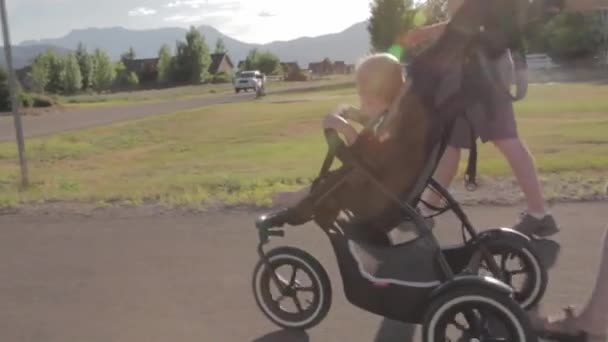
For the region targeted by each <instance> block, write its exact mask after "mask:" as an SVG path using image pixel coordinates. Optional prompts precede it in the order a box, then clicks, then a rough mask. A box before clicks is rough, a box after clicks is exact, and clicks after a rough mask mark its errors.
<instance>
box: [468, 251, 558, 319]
mask: <svg viewBox="0 0 608 342" xmlns="http://www.w3.org/2000/svg"><path fill="white" fill-rule="evenodd" d="M485 247H486V249H487V251H488V252H489V254H490V255H492V257H493V258H494V260H495V262H496V264H497V265H498V267H499V270H500V272H501V275H500V276H499V275H497V274H493V272H491V270H490V267H489V266H488V263H487V262H486V261H485V260H484V259H483V258H482V259H481V263H480V265H479V269H478V270H477V273H478V274H480V275H491V276H493V277H495V278H497V279H500V280H502V281H503V282H505V283H506V284H508V285H510V286H511V287H512V288H513V291H514V295H513V297H514V299H515V301H516V302H518V303H519V304H520V305H521V306H522V307H523V308H524V309H525V310H528V309H530V308H532V307H534V306H535V305H536V304H538V303H539V302H540V300H541V299H542V298H543V296H544V294H545V291H546V289H547V284H548V275H547V270H546V268H545V267H544V266H543V264H542V262H541V260H540V258H539V256H538V254H537V253H536V251H535V250H534V247H533V246H532V245H531V244H530V243H529V242H527V241H521V240H516V239H493V240H489V241H487V242H486V244H485Z"/></svg>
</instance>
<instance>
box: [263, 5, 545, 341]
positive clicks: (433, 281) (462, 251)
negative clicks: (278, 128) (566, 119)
mask: <svg viewBox="0 0 608 342" xmlns="http://www.w3.org/2000/svg"><path fill="white" fill-rule="evenodd" d="M495 2H500V3H501V5H502V6H503V7H500V8H501V10H504V9H505V8H509V6H511V4H512V3H513V2H512V1H511V0H496V1H495ZM489 3H493V2H490V1H487V0H471V1H467V2H465V5H463V7H462V8H461V9H460V10H459V12H458V13H457V14H456V15H455V16H454V18H453V19H452V21H451V23H450V25H449V26H448V28H446V31H445V32H444V34H443V35H442V37H441V38H440V39H439V41H438V42H437V43H436V44H434V45H433V46H431V47H429V48H427V49H426V50H425V51H424V52H423V53H422V54H421V55H420V56H419V57H417V58H416V59H415V60H414V62H413V63H412V68H411V75H410V78H411V79H412V80H413V83H412V85H411V88H410V90H409V92H410V93H412V94H411V95H410V97H409V100H408V101H410V103H408V105H411V104H412V103H414V104H420V103H421V104H422V105H421V106H419V107H417V108H418V109H420V108H422V109H420V110H422V111H425V110H426V112H427V113H428V117H430V118H431V122H430V124H429V125H430V126H431V127H432V129H431V132H438V134H435V135H432V136H431V137H429V138H428V139H427V140H426V143H425V148H424V150H423V152H424V153H422V154H421V155H424V161H423V162H421V163H420V164H421V165H422V167H418V168H417V169H416V175H415V180H414V181H412V182H406V183H407V185H406V186H398V187H395V186H391V185H390V184H389V183H388V182H387V181H386V177H385V174H382V172H383V171H384V170H386V169H387V168H389V166H390V165H389V164H387V163H385V164H383V165H380V166H376V167H375V168H374V167H372V166H371V165H374V164H375V163H369V162H367V161H366V160H365V159H364V158H363V156H365V155H366V154H362V153H357V152H360V150H357V145H356V144H357V143H355V145H353V146H352V147H346V146H345V145H344V143H343V142H342V141H341V140H340V138H339V136H338V135H337V133H336V132H335V131H326V139H327V142H328V153H327V156H326V158H325V162H324V163H323V166H322V168H321V172H320V175H319V177H318V178H317V179H316V180H315V181H314V182H313V185H312V187H311V191H310V194H309V195H308V197H307V198H306V199H305V200H304V201H302V202H301V203H300V204H298V205H297V206H296V207H293V208H287V209H283V210H280V211H277V212H272V213H269V214H266V215H262V216H260V217H259V218H258V219H257V221H256V227H257V229H258V233H259V244H258V248H257V250H258V254H259V256H260V261H259V262H258V264H257V265H256V267H255V269H254V273H253V292H254V296H255V299H256V302H257V305H258V306H259V308H260V309H261V311H262V312H263V313H264V315H265V316H267V317H268V318H269V319H270V320H271V321H272V322H274V323H275V324H277V325H279V326H281V327H283V328H287V329H310V328H312V327H314V326H316V325H317V324H319V323H320V322H321V321H322V320H323V319H324V317H325V316H326V315H327V313H328V312H329V309H330V306H331V302H332V286H331V282H330V279H329V276H328V275H327V273H326V271H325V270H324V268H323V267H322V266H321V264H320V263H319V262H318V261H317V260H316V259H315V258H314V257H313V256H312V255H310V254H309V253H307V252H305V251H303V250H300V249H297V248H293V247H279V248H275V249H272V250H270V251H266V250H265V249H264V246H265V245H266V244H267V243H268V242H269V239H270V238H271V237H282V236H284V234H285V231H284V229H282V227H283V226H284V225H285V224H288V225H291V226H299V225H302V224H304V223H306V222H308V221H311V220H314V221H315V223H316V224H317V225H318V226H319V227H320V228H321V229H322V230H323V231H324V232H325V234H326V235H327V237H328V238H329V240H330V242H331V245H332V247H333V250H334V252H335V255H336V259H337V263H338V267H339V270H340V273H341V277H342V282H343V288H344V293H345V295H346V298H347V299H348V300H349V302H350V303H351V304H353V305H355V306H357V307H359V308H361V309H363V310H366V311H369V312H372V313H375V314H378V315H381V316H384V317H386V318H389V319H392V320H396V321H401V322H405V323H412V324H422V326H423V329H422V332H423V340H424V341H428V342H439V341H465V340H467V341H512V342H528V341H536V340H537V337H536V335H535V334H534V332H533V331H532V328H531V326H530V322H529V320H528V319H527V316H526V314H525V312H524V310H525V309H529V308H531V307H533V306H534V305H535V304H537V303H538V302H539V301H540V300H541V299H542V296H543V295H544V292H545V289H546V286H547V282H548V278H547V271H546V268H545V267H544V265H543V263H542V262H541V261H540V258H539V256H538V255H537V254H536V252H535V251H534V248H533V246H532V245H531V240H530V238H529V237H527V236H525V235H522V234H520V233H518V232H516V231H514V230H511V229H506V228H499V229H491V230H485V231H483V232H478V231H477V230H476V229H475V228H474V226H473V225H472V223H471V222H470V220H469V219H468V217H467V216H466V214H465V213H464V211H463V210H462V208H461V207H460V205H459V204H458V202H457V201H456V200H455V199H454V198H453V197H452V196H451V195H450V194H449V192H448V191H447V190H446V189H444V188H443V187H442V186H441V185H440V184H438V183H437V182H436V181H435V180H433V179H432V174H433V172H434V170H435V167H436V165H437V163H438V161H439V159H440V157H441V155H442V154H443V151H444V149H445V146H446V143H447V140H448V137H449V133H450V132H451V127H453V124H454V122H455V120H456V119H457V118H458V116H459V115H460V114H461V113H463V112H464V110H465V108H468V106H469V105H470V104H471V103H472V101H479V100H480V99H486V98H488V101H491V100H492V99H491V98H490V96H489V95H488V93H487V90H488V88H491V87H493V86H495V85H496V82H493V81H494V80H492V79H491V78H492V77H493V76H492V75H491V74H488V72H487V71H488V69H487V67H486V62H487V60H486V59H485V57H484V55H488V56H492V55H493V53H494V55H496V53H498V52H500V51H503V50H504V48H506V47H507V48H511V49H512V50H513V48H514V47H516V46H514V45H517V44H516V43H518V42H520V40H514V39H512V38H513V37H511V35H513V34H514V32H515V33H517V32H518V31H517V30H509V29H506V28H505V27H503V26H500V25H495V24H494V23H496V22H500V21H499V20H498V19H497V18H499V17H501V16H500V15H498V14H497V13H496V10H495V8H494V7H492V6H488V4H489ZM522 4H523V2H522ZM522 6H523V5H522ZM500 23H501V24H504V23H505V21H504V20H503V21H501V22H500ZM493 25H494V26H493ZM482 28H483V29H482ZM507 28H508V27H507ZM517 47H520V48H521V44H519V45H518V46H517ZM481 50H484V51H485V53H479V52H480V51H481ZM520 51H521V50H520ZM455 61H456V62H455ZM459 61H462V63H460V62H459ZM518 65H519V66H520V67H521V65H522V64H516V66H518ZM524 66H525V64H524ZM455 68H459V69H461V70H463V76H462V81H461V86H460V88H459V90H458V91H456V92H455V93H454V94H453V95H452V96H449V97H448V98H447V99H444V100H442V101H441V103H437V99H436V97H437V96H436V95H437V94H436V93H437V88H438V85H440V84H441V82H442V79H443V75H445V74H447V73H449V72H450V71H453V70H454V69H455ZM518 93H519V92H518ZM524 93H525V92H524ZM521 96H522V95H521V93H519V94H518V97H521ZM406 98H407V96H406ZM412 98H413V99H414V100H411V99H412ZM406 100H407V99H406ZM416 101H418V102H416ZM482 101H485V100H482ZM486 104H487V103H486ZM404 108H408V110H409V108H412V107H411V106H409V107H408V106H404ZM416 110H417V109H412V110H410V112H411V111H416ZM397 126H398V127H399V128H398V130H401V129H404V128H408V126H407V123H404V122H403V121H402V122H401V124H400V126H399V125H397ZM409 129H410V131H411V132H413V134H414V135H415V134H417V132H416V128H411V127H409ZM359 140H363V141H366V140H365V139H358V140H357V142H359ZM372 140H373V139H372ZM397 140H398V139H397ZM404 141H405V140H403V141H397V144H401V146H416V145H412V144H409V145H407V144H403V142H404ZM362 144H363V143H362ZM372 145H373V143H372ZM474 146H475V144H473V145H472V147H474ZM359 147H360V146H359ZM371 150H372V152H374V151H375V150H373V149H371ZM377 151H378V153H379V152H381V151H382V149H381V148H378V150H377ZM368 152H369V150H368ZM389 152H390V153H389V154H392V156H391V158H392V160H398V159H399V158H401V159H403V147H402V149H401V150H397V149H395V150H393V151H389ZM399 153H401V155H399ZM367 154H368V155H369V153H367ZM372 154H373V153H372ZM475 155H476V153H475V150H472V151H471V154H470V159H469V168H468V170H467V175H468V180H469V182H470V184H471V185H474V175H475V167H474V166H475V162H474V161H475V157H476V156H475ZM335 159H339V160H340V161H341V163H342V165H341V167H339V168H338V169H337V170H333V171H330V168H331V166H332V163H333V161H334V160H335ZM388 159H390V158H388ZM385 160H387V159H385ZM412 160H413V159H412ZM421 160H422V159H417V161H421ZM414 164H415V163H412V165H414ZM400 165H401V166H403V164H400ZM353 174H356V175H358V176H356V177H355V178H357V181H352V179H353V177H354V176H353ZM349 182H350V183H349ZM352 183H354V184H359V185H361V184H367V185H368V186H367V187H362V188H361V192H360V193H359V194H357V193H356V192H353V191H346V192H345V194H343V195H340V192H341V191H344V189H345V188H347V187H348V186H350V185H352ZM410 183H411V184H410ZM402 185H403V184H402ZM427 188H430V189H431V190H434V191H436V192H437V193H438V194H439V195H440V196H441V197H442V198H443V200H444V203H446V204H445V206H443V207H438V208H434V207H433V208H431V209H434V210H435V214H436V215H439V214H442V213H444V212H447V211H452V212H453V213H454V214H455V215H456V216H457V217H458V219H459V220H460V221H461V223H462V237H463V241H462V243H461V244H459V245H458V246H451V247H443V246H441V245H440V243H439V241H438V240H437V238H436V237H435V235H434V233H433V230H432V228H431V227H430V226H429V224H428V221H426V218H425V217H423V216H422V214H421V213H420V212H419V211H418V210H416V209H415V208H417V206H418V204H419V203H420V201H421V200H420V197H421V195H422V193H423V191H424V190H425V189H427ZM351 190H352V189H351ZM372 192H377V193H380V194H381V195H382V196H384V198H386V199H387V201H389V202H391V203H392V205H393V206H392V207H391V209H390V210H387V211H386V212H381V213H380V212H377V213H376V214H377V215H376V216H375V217H371V219H370V217H366V218H365V219H363V220H361V219H359V218H358V217H357V213H356V211H357V210H355V213H353V212H352V211H349V210H347V209H349V208H350V207H353V208H356V206H350V204H349V201H350V202H352V201H353V200H352V198H353V197H358V196H365V197H366V199H367V198H368V197H370V196H372ZM377 198H378V197H376V199H377ZM368 203H369V204H370V205H373V203H374V201H373V200H371V199H370V200H368V201H367V202H366V204H368ZM359 209H361V208H359ZM378 222H381V224H377V223H378ZM372 226H373V227H376V226H379V227H381V228H382V229H380V230H378V229H367V228H369V227H372ZM387 227H388V229H385V228H387ZM403 227H406V228H405V229H404V228H403ZM370 232H371V233H370ZM378 232H381V233H378ZM370 234H371V235H370ZM403 234H406V235H407V234H409V236H410V238H409V239H391V238H388V237H389V236H394V235H396V236H400V235H403ZM412 235H413V237H412ZM378 237H380V238H378ZM513 264H515V265H516V267H515V269H512V268H511V266H512V265H513ZM283 271H287V272H286V273H284V272H283ZM518 277H523V278H524V281H523V282H521V283H520V282H518V281H517V279H516V278H518Z"/></svg>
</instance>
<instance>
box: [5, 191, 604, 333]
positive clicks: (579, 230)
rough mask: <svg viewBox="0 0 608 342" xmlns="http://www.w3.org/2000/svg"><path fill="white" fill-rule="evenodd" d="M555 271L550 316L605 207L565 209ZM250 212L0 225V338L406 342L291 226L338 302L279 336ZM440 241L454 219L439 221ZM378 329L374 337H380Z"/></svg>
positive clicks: (591, 257)
mask: <svg viewBox="0 0 608 342" xmlns="http://www.w3.org/2000/svg"><path fill="white" fill-rule="evenodd" d="M467 211H468V212H469V213H470V215H471V216H472V218H473V222H475V223H477V224H479V225H480V226H490V225H492V226H494V225H497V224H507V223H509V222H510V221H511V219H512V218H513V217H514V214H515V208H507V207H504V208H489V207H475V208H468V209H467ZM553 211H554V213H555V214H556V216H557V217H558V218H559V219H560V221H561V223H562V225H563V231H562V233H560V234H559V236H557V237H556V239H557V241H558V242H560V243H561V244H562V254H561V256H560V260H559V265H558V267H556V268H554V269H552V270H551V277H552V278H551V283H550V287H549V290H548V294H547V297H546V301H545V303H546V309H549V310H556V309H557V308H558V307H560V306H562V305H565V304H568V303H580V302H581V301H582V300H583V298H585V297H586V296H587V295H588V293H589V291H590V289H591V282H592V281H593V280H594V273H595V270H596V267H597V263H598V260H597V257H598V255H599V245H598V244H599V242H598V241H599V239H600V236H601V233H602V232H603V227H605V226H606V224H607V223H608V203H606V202H604V203H587V204H572V205H561V206H558V207H556V208H554V209H553ZM254 217H255V213H248V212H242V211H241V212H222V213H207V214H201V215H194V214H188V215H185V214H180V215H178V214H165V215H159V214H154V215H147V216H130V217H129V216H123V217H122V218H120V217H116V216H114V215H108V214H98V215H95V216H93V217H88V218H87V217H75V216H70V217H66V216H64V217H61V216H57V215H55V216H32V215H30V216H0V260H2V263H0V341H10V342H26V341H27V342H72V341H74V342H75V341H78V342H80V341H86V342H96V341H99V342H110V341H111V342H140V341H141V342H156V341H158V342H167V341H179V342H190V341H192V342H202V341H205V342H207V341H209V342H216V341H217V342H219V341H222V342H224V341H228V342H231V341H235V342H241V341H257V342H306V341H352V342H359V341H361V342H364V341H374V340H375V341H381V342H393V341H394V342H397V341H401V342H405V341H409V339H407V338H406V337H407V335H408V330H407V329H406V328H405V327H404V326H402V325H399V324H396V323H390V324H385V325H382V326H381V324H382V320H381V318H379V317H377V316H374V315H371V314H368V313H365V312H362V311H360V310H358V309H355V308H353V307H352V306H350V305H349V304H347V303H346V301H345V299H344V297H343V294H342V291H341V285H340V284H339V281H340V280H339V276H338V273H337V270H336V265H335V260H334V258H333V256H332V254H331V253H332V252H331V250H330V247H329V245H328V242H327V241H326V240H325V238H324V237H323V235H322V234H321V233H320V231H318V230H316V229H313V228H314V227H312V226H305V227H301V228H294V229H292V231H290V232H289V234H288V236H287V238H286V239H285V240H283V241H278V242H280V243H283V244H292V245H297V246H300V247H302V248H304V249H306V250H308V251H309V252H311V253H312V254H313V255H315V256H316V257H317V258H318V259H319V260H320V261H321V262H322V263H323V264H324V265H325V266H326V267H327V269H328V271H329V272H330V274H331V276H332V279H333V282H334V290H335V301H334V305H333V307H332V309H331V312H330V314H329V316H328V317H327V319H326V320H325V321H324V322H323V323H322V324H321V325H320V326H318V327H317V328H315V329H313V330H311V331H310V332H308V334H300V335H298V334H289V333H285V332H281V331H280V330H278V329H277V328H276V327H274V326H273V325H272V324H270V323H269V322H268V321H267V320H266V319H265V318H264V317H263V316H262V314H261V313H260V312H259V311H258V309H257V308H256V307H255V304H254V300H253V297H252V293H251V290H250V276H251V271H252V269H253V266H254V264H255V262H256V261H257V257H256V254H255V244H256V235H255V231H254V229H253V227H252V221H253V219H254ZM436 229H437V230H441V232H442V233H441V238H442V240H443V241H445V242H446V243H449V242H450V241H452V240H454V239H455V238H456V237H457V236H458V234H457V231H458V229H457V225H456V222H455V221H454V220H453V219H452V218H451V217H447V218H446V219H442V220H440V221H439V222H438V227H437V228H436ZM380 327H381V332H380V333H379V334H380V337H378V336H377V334H378V330H379V328H380Z"/></svg>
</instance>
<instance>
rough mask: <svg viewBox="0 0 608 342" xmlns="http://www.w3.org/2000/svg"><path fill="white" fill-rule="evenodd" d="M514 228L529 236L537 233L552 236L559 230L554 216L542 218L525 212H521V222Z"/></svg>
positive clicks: (537, 234)
mask: <svg viewBox="0 0 608 342" xmlns="http://www.w3.org/2000/svg"><path fill="white" fill-rule="evenodd" d="M513 229H515V230H517V231H519V232H520V233H523V234H526V235H528V236H533V235H536V236H540V237H546V236H551V235H554V234H556V233H558V232H559V228H558V227H557V223H556V222H555V219H554V218H553V216H551V215H546V216H545V217H543V218H542V219H537V218H536V217H534V216H532V215H530V214H528V213H525V212H524V213H522V214H521V217H520V218H519V222H517V223H516V224H515V226H513Z"/></svg>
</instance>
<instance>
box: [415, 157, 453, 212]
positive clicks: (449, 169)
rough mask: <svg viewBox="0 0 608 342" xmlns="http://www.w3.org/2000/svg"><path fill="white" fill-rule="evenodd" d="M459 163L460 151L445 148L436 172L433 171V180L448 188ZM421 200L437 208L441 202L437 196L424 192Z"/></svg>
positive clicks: (430, 192) (422, 208) (422, 206)
mask: <svg viewBox="0 0 608 342" xmlns="http://www.w3.org/2000/svg"><path fill="white" fill-rule="evenodd" d="M459 163H460V149H459V148H455V147H452V146H447V147H446V149H445V151H444V152H443V156H441V160H439V164H438V165H437V170H435V174H434V175H433V178H434V179H435V180H436V181H437V182H438V183H439V184H441V186H443V187H444V188H448V187H449V186H450V183H452V180H453V179H454V177H455V176H456V173H457V172H458V164H459ZM422 199H423V200H424V201H425V202H428V203H429V204H431V205H434V206H438V205H439V204H440V203H439V201H440V200H441V199H440V197H439V196H437V194H435V193H434V192H432V191H429V190H427V191H425V192H424V194H423V195H422ZM420 209H421V210H424V209H425V207H424V205H421V207H420Z"/></svg>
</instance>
